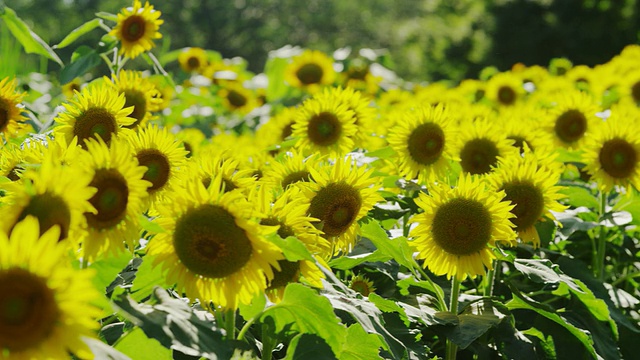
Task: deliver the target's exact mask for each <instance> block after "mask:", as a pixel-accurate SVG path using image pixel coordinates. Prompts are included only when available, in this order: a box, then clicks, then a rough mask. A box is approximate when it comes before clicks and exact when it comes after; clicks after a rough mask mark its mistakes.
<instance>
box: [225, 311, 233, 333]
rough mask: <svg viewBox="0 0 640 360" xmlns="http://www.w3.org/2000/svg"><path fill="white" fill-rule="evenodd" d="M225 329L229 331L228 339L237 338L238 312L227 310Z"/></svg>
mask: <svg viewBox="0 0 640 360" xmlns="http://www.w3.org/2000/svg"><path fill="white" fill-rule="evenodd" d="M224 329H225V330H226V331H227V339H235V338H236V311H235V310H227V311H225V312H224Z"/></svg>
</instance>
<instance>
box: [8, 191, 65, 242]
mask: <svg viewBox="0 0 640 360" xmlns="http://www.w3.org/2000/svg"><path fill="white" fill-rule="evenodd" d="M28 215H33V216H35V217H36V218H38V223H40V235H42V234H44V233H45V232H46V231H47V230H49V229H50V228H51V227H52V226H54V225H58V226H59V228H60V236H59V237H58V241H61V240H64V239H66V238H67V237H68V236H69V226H70V224H71V211H70V210H69V206H68V205H67V203H66V202H65V201H64V200H62V198H61V197H59V196H57V195H53V194H49V193H47V192H45V193H44V194H38V195H34V196H33V197H32V198H31V199H30V200H29V203H28V204H27V206H25V207H24V209H22V212H21V213H20V216H18V220H17V221H16V223H18V222H20V221H22V220H24V219H25V218H26V217H27V216H28Z"/></svg>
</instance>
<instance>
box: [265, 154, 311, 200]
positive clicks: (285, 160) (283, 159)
mask: <svg viewBox="0 0 640 360" xmlns="http://www.w3.org/2000/svg"><path fill="white" fill-rule="evenodd" d="M321 163H322V157H320V156H318V155H311V156H308V157H305V156H304V155H302V154H301V153H299V152H297V151H295V150H294V151H292V152H287V153H284V154H282V156H278V157H276V159H275V160H274V161H272V162H271V163H269V166H268V167H267V169H266V170H265V172H264V176H263V178H262V179H261V182H262V183H264V184H266V185H270V186H272V187H276V188H277V189H282V190H284V189H287V188H288V187H289V186H290V185H293V184H296V183H299V182H309V181H312V177H311V170H310V169H312V168H313V169H319V168H320V167H321V166H322V164H321Z"/></svg>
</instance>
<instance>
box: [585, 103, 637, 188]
mask: <svg viewBox="0 0 640 360" xmlns="http://www.w3.org/2000/svg"><path fill="white" fill-rule="evenodd" d="M639 118H640V116H639V115H638V113H637V112H635V111H633V112H630V111H629V112H624V111H622V110H620V109H619V108H614V109H613V111H612V114H611V116H610V117H609V118H608V119H607V121H606V122H604V123H602V124H601V125H599V126H598V127H597V128H596V129H595V131H593V132H592V133H591V134H589V135H588V136H587V139H586V141H585V145H584V146H583V147H581V149H583V150H584V152H583V154H582V159H583V162H584V163H585V164H586V167H585V169H586V171H587V173H588V174H589V175H591V177H592V179H594V180H595V181H596V183H597V184H598V187H599V188H600V189H601V190H603V191H611V190H612V189H613V187H614V186H621V187H624V188H627V190H628V189H629V187H630V186H633V187H634V188H635V189H636V190H638V189H640V136H639V134H640V127H639V125H638V124H640V121H639Z"/></svg>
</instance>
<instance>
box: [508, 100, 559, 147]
mask: <svg viewBox="0 0 640 360" xmlns="http://www.w3.org/2000/svg"><path fill="white" fill-rule="evenodd" d="M543 116H544V115H543V112H542V111H541V110H540V109H538V108H533V107H532V106H526V105H525V106H520V105H516V106H512V107H509V108H507V109H505V110H504V111H501V112H500V115H499V119H497V120H498V121H497V122H498V124H497V125H498V126H499V128H500V131H501V132H503V133H504V134H505V135H506V136H507V139H509V140H513V146H515V147H516V148H518V150H519V151H520V153H521V154H522V153H523V152H524V145H525V144H526V145H527V146H528V147H529V149H531V150H532V151H537V150H541V149H544V150H546V149H554V148H555V147H554V142H553V136H552V135H551V134H550V133H549V132H548V131H545V129H544V128H542V127H541V126H540V118H541V117H543Z"/></svg>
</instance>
